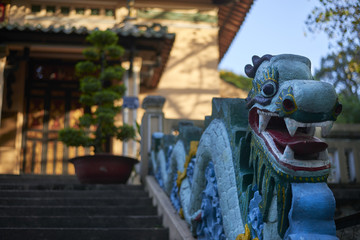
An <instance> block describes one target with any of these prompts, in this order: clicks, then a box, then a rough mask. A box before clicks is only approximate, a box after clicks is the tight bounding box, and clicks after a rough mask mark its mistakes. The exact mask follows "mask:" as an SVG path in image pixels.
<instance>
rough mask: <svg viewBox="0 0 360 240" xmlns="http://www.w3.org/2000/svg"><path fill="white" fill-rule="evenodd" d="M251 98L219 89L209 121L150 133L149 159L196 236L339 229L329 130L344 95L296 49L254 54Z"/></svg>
mask: <svg viewBox="0 0 360 240" xmlns="http://www.w3.org/2000/svg"><path fill="white" fill-rule="evenodd" d="M252 62H253V64H252V65H250V64H249V65H247V66H246V67H245V72H246V74H247V75H248V76H249V77H251V78H253V82H252V85H253V87H252V89H251V91H250V93H249V95H248V97H247V99H224V98H214V99H213V102H212V105H213V106H212V107H213V109H212V115H211V116H207V117H206V118H205V128H204V130H203V129H200V128H198V127H195V126H191V124H189V123H188V122H184V123H182V124H180V130H179V132H180V133H179V136H177V137H175V136H174V135H164V134H163V133H155V134H153V142H152V151H151V158H150V159H151V166H152V171H153V173H154V175H155V177H156V179H157V180H158V182H159V184H160V186H161V187H162V188H163V189H164V191H165V192H166V193H167V194H168V196H169V197H170V199H171V201H172V203H173V205H174V207H175V208H176V210H177V211H178V212H179V214H180V215H181V216H182V217H183V218H184V219H185V221H186V222H187V223H188V224H189V226H190V228H191V231H192V233H193V235H194V236H197V238H198V239H233V240H244V239H246V240H249V239H259V240H260V239H265V240H270V239H292V240H293V239H299V240H300V239H307V240H308V239H338V238H337V237H336V227H335V223H334V219H333V218H334V212H335V199H334V197H333V194H332V192H331V191H330V189H329V188H328V186H327V184H326V180H327V177H328V174H329V170H330V167H331V166H330V161H329V157H328V153H327V144H326V143H325V142H323V141H322V140H320V139H319V138H317V137H315V136H314V134H315V129H316V127H319V128H321V131H322V134H323V135H326V134H328V133H329V131H330V130H331V127H332V125H333V122H334V121H335V120H336V118H337V116H338V115H339V114H340V113H341V110H342V105H341V104H340V103H339V101H338V98H337V95H336V93H335V90H334V88H333V86H332V85H330V84H328V83H325V82H320V81H317V80H314V79H313V77H312V75H311V72H310V64H311V63H310V61H309V59H307V58H306V57H302V56H298V55H290V54H283V55H276V56H272V55H264V56H263V57H258V56H254V57H253V59H252Z"/></svg>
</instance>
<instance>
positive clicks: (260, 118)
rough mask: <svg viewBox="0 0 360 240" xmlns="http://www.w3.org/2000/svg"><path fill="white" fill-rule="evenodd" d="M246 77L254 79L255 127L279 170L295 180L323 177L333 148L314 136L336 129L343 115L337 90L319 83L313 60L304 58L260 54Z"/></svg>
mask: <svg viewBox="0 0 360 240" xmlns="http://www.w3.org/2000/svg"><path fill="white" fill-rule="evenodd" d="M252 61H253V65H250V64H249V65H246V66H245V73H246V74H247V76H248V77H251V78H253V82H252V85H253V88H252V90H251V91H250V93H249V96H248V98H247V99H246V100H247V107H248V108H249V110H250V111H249V124H250V127H251V129H252V131H253V132H254V133H255V135H256V137H257V138H258V139H261V142H262V143H263V145H266V148H267V149H268V152H269V153H270V154H271V155H272V157H271V159H270V161H273V162H272V163H271V164H272V165H273V167H274V168H275V169H276V170H280V171H281V172H284V173H286V174H290V175H294V176H321V175H325V174H326V173H327V172H328V171H329V168H330V162H329V157H328V153H327V144H326V143H325V142H323V141H321V140H320V139H319V138H316V137H314V133H315V128H316V127H321V130H322V134H323V135H326V134H328V133H329V131H330V130H331V127H332V125H333V122H334V121H335V120H336V118H337V116H338V115H339V114H340V113H341V110H342V105H341V104H340V103H339V102H338V99H337V95H336V93H335V90H334V87H333V86H332V85H331V84H329V83H325V82H320V81H317V80H314V78H313V76H312V75H311V72H310V64H311V63H310V60H309V59H308V58H306V57H302V56H298V55H290V54H283V55H276V56H271V55H264V56H263V57H261V58H260V57H258V56H254V57H253V58H252Z"/></svg>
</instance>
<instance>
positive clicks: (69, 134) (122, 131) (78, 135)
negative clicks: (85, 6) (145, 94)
mask: <svg viewBox="0 0 360 240" xmlns="http://www.w3.org/2000/svg"><path fill="white" fill-rule="evenodd" d="M86 40H87V41H89V42H90V43H91V44H92V45H93V47H91V48H88V49H86V50H84V51H83V54H84V56H85V58H86V59H87V60H86V61H82V62H79V63H77V64H76V66H75V71H76V74H77V76H80V77H81V79H80V91H81V92H82V94H81V96H80V99H79V101H80V103H82V104H83V105H84V106H85V107H86V111H85V112H86V113H85V114H84V115H83V116H81V117H80V118H79V129H72V128H65V129H63V130H61V131H60V134H59V139H60V140H61V141H63V142H64V143H65V144H66V145H68V146H85V147H89V146H94V148H95V153H98V152H104V151H105V149H104V146H108V144H107V143H108V141H110V139H111V138H112V137H116V138H118V139H120V140H129V139H132V138H134V137H135V129H134V128H133V127H131V126H129V125H125V126H121V127H116V126H115V125H114V122H115V121H114V118H115V116H116V115H117V114H118V113H119V112H120V111H121V107H118V106H115V105H114V101H116V100H119V99H121V98H122V96H123V95H124V93H125V90H126V88H125V86H124V85H123V84H119V82H120V81H121V78H122V74H123V72H124V70H123V68H122V67H121V66H119V65H111V64H110V63H109V62H108V61H107V60H108V59H119V58H120V57H121V55H122V54H123V53H124V49H123V48H122V47H121V46H118V45H116V43H117V41H118V37H117V35H116V34H115V33H113V32H111V31H94V32H92V33H91V34H90V35H89V36H88V37H87V38H86ZM114 83H116V84H114ZM91 129H95V131H91Z"/></svg>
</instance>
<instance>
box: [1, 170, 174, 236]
mask: <svg viewBox="0 0 360 240" xmlns="http://www.w3.org/2000/svg"><path fill="white" fill-rule="evenodd" d="M0 239H1V240H8V239H11V240H17V239H26V240H32V239H36V240H45V239H49V240H50V239H51V240H60V239H61V240H63V239H77V240H82V239H86V240H97V239H99V240H100V239H101V240H112V239H117V240H119V239H126V240H130V239H141V240H142V239H149V240H150V239H154V240H155V239H156V240H167V239H169V232H168V229H166V228H164V227H163V226H162V223H161V218H160V217H159V216H157V210H156V208H155V207H154V206H153V205H152V199H151V198H149V197H148V195H147V193H146V192H145V191H144V190H143V187H142V186H135V185H83V184H80V183H79V182H78V181H77V179H76V178H75V177H73V176H39V175H20V176H15V175H0Z"/></svg>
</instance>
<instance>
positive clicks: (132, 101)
mask: <svg viewBox="0 0 360 240" xmlns="http://www.w3.org/2000/svg"><path fill="white" fill-rule="evenodd" d="M123 100H124V102H123V108H129V109H137V108H139V105H140V104H139V98H138V97H123Z"/></svg>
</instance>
